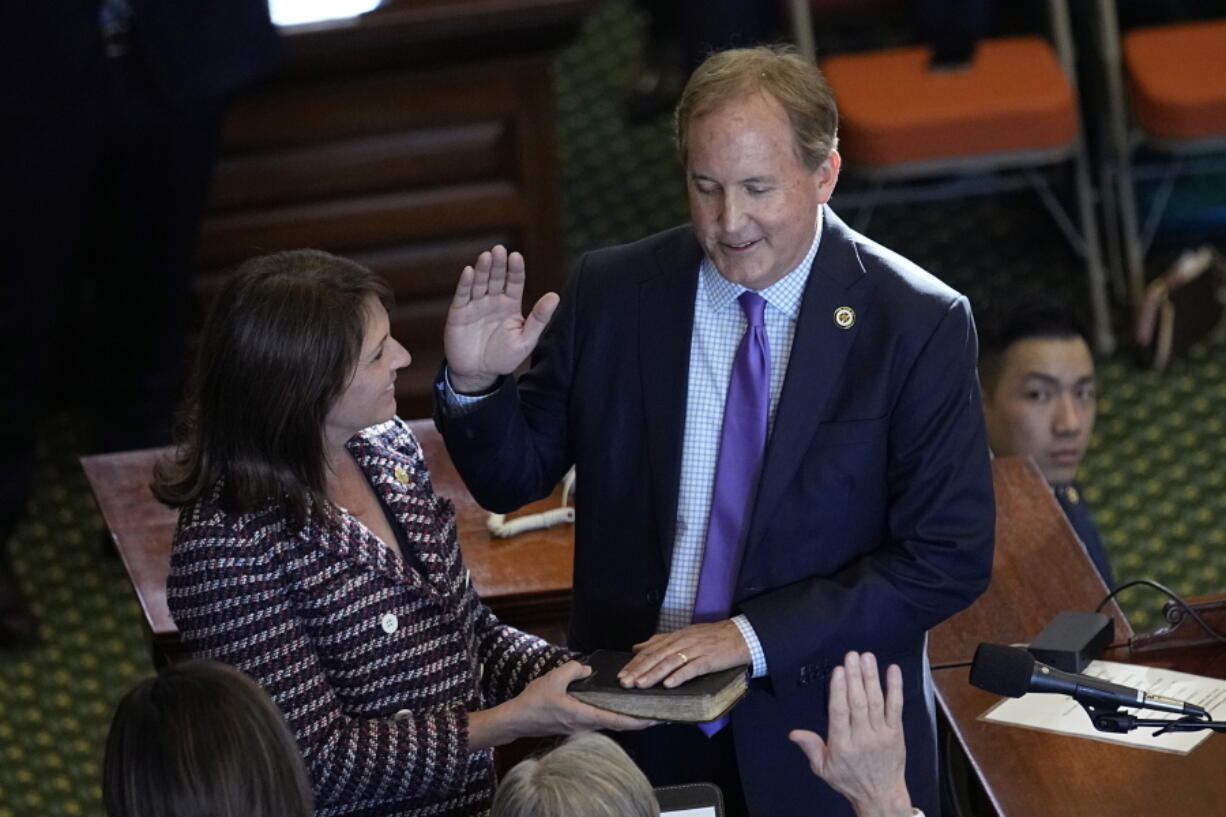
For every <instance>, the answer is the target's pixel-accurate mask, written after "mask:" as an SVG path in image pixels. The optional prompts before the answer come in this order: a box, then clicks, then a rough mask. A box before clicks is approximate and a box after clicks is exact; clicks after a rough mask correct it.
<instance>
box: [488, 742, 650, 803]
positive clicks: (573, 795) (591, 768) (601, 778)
mask: <svg viewBox="0 0 1226 817" xmlns="http://www.w3.org/2000/svg"><path fill="white" fill-rule="evenodd" d="M659 815H660V805H659V803H658V802H656V796H655V793H654V792H653V791H652V790H651V784H650V783H648V782H647V777H646V776H645V775H644V774H643V772H642V771H640V770H639V767H638V766H635V765H634V761H633V760H631V759H630V756H629V755H627V754H626V753H625V752H624V751H622V748H621V747H620V746H618V745H617V744H616V743H614V742H613V741H612V740H610V739H609V738H607V737H605V736H604V735H598V734H596V733H595V732H583V733H580V734H578V735H572V736H571V737H570V738H568V739H567V740H566V741H565V742H564V743H562V744H561V745H560V746H558V747H557V748H555V749H553V750H552V751H550V752H547V753H546V754H544V755H541V756H540V757H538V758H533V759H529V760H525V761H523V762H522V763H520V764H518V765H517V766H515V768H513V769H511V771H510V772H508V773H507V775H506V777H504V778H503V779H502V783H500V784H499V786H498V790H497V791H496V792H495V793H494V805H493V808H492V810H491V811H490V817H659Z"/></svg>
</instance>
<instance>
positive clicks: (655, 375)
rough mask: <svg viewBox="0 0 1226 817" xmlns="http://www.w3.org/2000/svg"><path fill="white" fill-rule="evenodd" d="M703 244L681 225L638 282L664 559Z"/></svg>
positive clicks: (670, 535) (668, 550)
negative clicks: (653, 270)
mask: <svg viewBox="0 0 1226 817" xmlns="http://www.w3.org/2000/svg"><path fill="white" fill-rule="evenodd" d="M701 258H702V250H701V249H700V248H699V246H698V242H697V241H695V240H694V237H693V233H692V232H691V231H689V230H684V231H679V232H678V233H676V234H675V237H674V238H673V240H671V241H669V242H668V243H667V244H665V245H664V246H663V247H661V248H660V249H659V250H658V251H657V253H656V257H655V259H654V261H655V263H657V264H658V266H659V269H658V270H657V271H656V273H655V274H653V275H651V276H650V277H648V278H646V279H645V280H644V281H643V282H642V283H641V284H640V287H639V315H640V317H641V320H640V321H639V338H638V342H639V350H638V351H639V371H640V372H641V376H642V390H643V412H644V417H646V418H647V419H646V426H647V450H648V457H649V461H650V465H651V487H652V497H653V499H654V503H653V504H654V505H655V512H656V516H657V518H656V527H657V529H658V530H659V531H660V548H661V554H662V556H663V557H664V564H665V565H667V564H669V562H670V560H671V558H672V549H673V539H674V538H675V535H676V524H677V493H678V488H679V485H680V480H681V444H682V438H683V437H684V434H685V404H686V397H687V391H688V387H687V384H688V383H689V367H690V342H691V335H692V333H693V325H694V295H695V292H696V287H697V285H698V265H699V262H700V260H701Z"/></svg>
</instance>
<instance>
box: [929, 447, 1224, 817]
mask: <svg viewBox="0 0 1226 817" xmlns="http://www.w3.org/2000/svg"><path fill="white" fill-rule="evenodd" d="M992 474H993V482H994V484H995V486H996V502H997V522H996V555H995V560H994V563H993V569H992V583H991V585H990V586H989V587H988V590H987V592H986V593H984V595H983V596H982V597H980V599H979V600H978V601H976V602H975V603H974V604H973V605H971V607H970V608H968V609H967V610H965V611H963V612H962V613H959V614H958V615H956V616H954V617H953V618H951V619H949V620H948V621H946V622H944V623H943V624H941V625H940V626H938V627H937V628H935V629H934V630H933V631H932V633H931V635H930V641H929V654H930V656H931V659H932V663H933V664H934V665H936V664H939V663H942V662H956V661H969V660H970V659H971V657H972V655H973V653H974V648H975V646H977V645H978V644H979V642H981V641H991V642H996V643H1004V644H1010V643H1024V642H1027V641H1029V640H1030V639H1031V638H1033V637H1034V636H1035V635H1037V634H1038V633H1039V631H1040V630H1041V629H1042V628H1043V627H1044V626H1045V625H1046V624H1047V622H1048V621H1050V620H1051V618H1052V617H1054V616H1055V614H1056V613H1058V612H1059V611H1060V610H1093V609H1094V608H1095V606H1097V604H1098V603H1099V601H1100V600H1101V599H1102V598H1103V597H1104V596H1105V595H1106V593H1107V589H1106V587H1105V586H1104V585H1103V583H1102V580H1101V578H1099V575H1098V572H1097V571H1096V570H1095V569H1094V566H1093V563H1092V562H1091V561H1090V559H1089V556H1088V554H1086V552H1085V550H1084V548H1081V547H1080V543H1079V542H1078V540H1077V539H1076V537H1075V535H1074V534H1073V532H1072V528H1071V527H1070V526H1069V524H1068V521H1067V520H1066V519H1065V517H1064V514H1063V513H1062V512H1061V511H1060V506H1059V505H1058V504H1057V503H1056V500H1055V498H1054V497H1053V496H1052V492H1051V490H1050V488H1049V487H1048V486H1047V483H1046V481H1044V480H1043V477H1042V475H1041V474H1040V473H1039V471H1038V469H1037V468H1036V467H1035V466H1034V464H1033V463H1032V462H1030V461H1029V460H1022V459H1016V458H1007V459H997V460H994V461H993V463H992ZM1108 612H1110V613H1111V614H1112V615H1114V616H1115V618H1116V631H1115V641H1117V642H1124V641H1126V640H1127V639H1128V637H1130V636H1131V635H1132V629H1131V628H1130V627H1129V626H1128V623H1127V621H1126V620H1125V619H1124V617H1123V615H1122V613H1120V611H1119V609H1118V608H1117V607H1115V606H1114V603H1113V604H1112V605H1111V606H1110V608H1109V609H1108ZM1105 657H1107V658H1109V659H1111V660H1117V661H1124V662H1128V663H1139V664H1151V665H1154V666H1166V667H1171V668H1174V669H1181V670H1184V671H1187V672H1194V673H1198V674H1201V675H1211V676H1214V677H1219V678H1226V649H1223V648H1219V647H1203V648H1196V649H1187V650H1180V651H1178V652H1155V653H1146V654H1144V655H1140V656H1137V655H1131V654H1129V652H1128V650H1127V648H1123V649H1119V650H1116V651H1114V652H1112V653H1110V654H1108V655H1107V656H1105ZM969 675H970V672H969V670H968V669H967V668H956V669H938V670H934V672H933V678H934V680H935V683H936V693H937V700H938V702H939V703H940V706H941V708H942V709H943V710H944V711H945V713H946V715H947V716H948V718H949V721H950V723H951V725H952V728H953V730H954V733H955V734H956V735H957V737H958V738H959V740H960V741H961V743H962V745H963V747H964V748H965V750H966V753H967V755H968V756H969V757H970V760H971V763H972V765H973V766H974V767H975V768H976V771H977V772H978V774H979V777H980V780H981V781H982V782H983V783H984V788H985V789H986V790H987V792H988V795H989V797H990V798H991V799H992V802H993V804H994V805H995V806H996V810H997V811H998V812H999V813H1000V814H1001V815H1004V817H1098V816H1099V815H1102V817H1107V816H1108V815H1110V817H1165V815H1179V817H1201V815H1204V816H1205V817H1208V816H1209V815H1213V817H1220V815H1221V814H1223V813H1224V812H1226V806H1224V805H1223V804H1224V803H1226V792H1223V791H1221V790H1220V789H1219V787H1220V780H1221V778H1222V773H1223V770H1226V735H1216V734H1213V735H1210V736H1209V737H1208V738H1207V739H1206V740H1205V741H1204V742H1203V743H1201V745H1200V746H1199V747H1197V748H1196V749H1195V750H1194V751H1193V752H1192V753H1191V754H1189V755H1174V754H1168V753H1164V752H1155V751H1150V750H1147V749H1138V748H1133V747H1129V746H1122V745H1119V744H1111V743H1104V742H1101V741H1096V740H1087V739H1084V738H1075V737H1069V736H1064V735H1057V734H1053V733H1047V732H1039V731H1035V730H1031V729H1023V728H1021V727H1015V726H1007V725H1004V724H995V723H986V722H984V721H980V720H978V718H979V716H980V715H981V714H983V713H984V712H986V711H987V710H988V709H989V708H991V707H992V706H993V705H994V704H995V703H996V702H997V701H998V700H999V697H998V696H996V695H992V694H991V693H988V692H984V691H982V690H979V689H976V688H975V687H972V686H971V685H970V683H969V681H968V678H969Z"/></svg>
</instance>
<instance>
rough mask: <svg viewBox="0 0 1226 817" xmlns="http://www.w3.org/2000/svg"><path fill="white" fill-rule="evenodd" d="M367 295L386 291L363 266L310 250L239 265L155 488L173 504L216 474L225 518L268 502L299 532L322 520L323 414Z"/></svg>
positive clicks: (351, 357) (358, 342)
mask: <svg viewBox="0 0 1226 817" xmlns="http://www.w3.org/2000/svg"><path fill="white" fill-rule="evenodd" d="M371 295H374V296H376V297H378V298H379V299H380V300H382V301H383V302H384V303H385V304H386V303H388V302H389V301H390V298H391V292H390V290H389V289H388V287H387V284H386V283H384V282H383V280H382V279H381V278H379V277H378V276H377V275H375V274H374V273H373V272H371V271H370V270H368V269H366V268H365V267H363V266H362V265H360V264H357V263H355V262H353V261H348V260H346V259H344V258H337V257H336V256H334V255H329V254H328V253H325V252H320V251H319V250H292V251H289V252H279V253H275V254H273V255H265V256H261V257H259V258H252V259H250V260H249V261H246V262H244V263H243V264H242V265H241V266H240V267H239V268H238V270H237V271H236V272H235V273H234V275H233V276H232V277H231V278H230V279H229V280H227V281H226V282H225V284H224V285H223V286H222V288H221V292H220V294H219V295H218V297H217V301H216V302H215V303H214V305H213V308H212V310H211V311H210V312H209V317H208V319H207V320H206V321H205V325H204V333H203V335H202V337H201V339H200V348H199V350H198V352H197V357H196V365H195V368H194V370H193V372H192V377H191V380H190V381H189V385H188V396H187V400H186V403H185V405H184V408H183V411H182V412H181V414H180V417H179V422H178V426H177V430H176V440H177V443H178V448H177V450H176V452H175V455H174V456H173V457H172V458H170V459H167V460H164V461H163V462H161V463H159V464H158V466H157V468H156V469H155V471H154V483H153V493H154V495H155V496H156V497H157V498H158V499H160V500H161V501H162V502H165V503H166V504H168V505H171V506H173V507H178V506H182V505H186V504H188V503H190V502H193V501H195V500H197V499H199V498H200V497H201V496H202V495H204V494H205V493H206V492H208V491H211V490H212V489H213V487H214V486H215V485H217V484H218V482H219V481H220V482H221V485H222V490H221V497H220V500H221V505H222V508H223V509H224V510H226V511H227V512H229V513H243V512H246V511H250V510H253V509H255V508H257V507H260V506H262V505H265V504H267V503H268V502H270V501H277V502H283V503H284V504H285V507H286V509H287V510H288V512H289V514H290V517H291V518H292V519H293V520H294V522H295V524H296V525H297V526H298V527H301V526H302V525H304V524H305V523H306V521H307V519H308V518H309V517H312V516H315V517H318V518H327V517H328V516H329V515H330V514H329V511H328V508H329V507H330V506H329V505H328V503H327V502H326V501H325V499H324V477H325V463H324V442H323V429H324V421H325V420H326V418H327V415H328V411H329V409H330V408H331V407H332V404H333V403H334V402H335V401H336V399H337V398H338V397H339V396H340V394H341V392H342V391H344V389H345V386H346V385H347V384H348V383H349V380H350V378H351V377H352V375H353V371H354V367H355V365H356V364H357V360H358V356H359V355H360V354H361V349H362V335H363V331H364V329H365V306H364V305H365V303H366V300H367V298H369V297H370V296H371Z"/></svg>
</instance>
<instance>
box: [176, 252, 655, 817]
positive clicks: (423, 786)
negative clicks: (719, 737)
mask: <svg viewBox="0 0 1226 817" xmlns="http://www.w3.org/2000/svg"><path fill="white" fill-rule="evenodd" d="M388 301H389V291H388V289H387V286H386V285H385V284H384V283H383V282H382V281H381V280H380V279H379V278H378V277H377V276H375V275H374V273H372V272H370V271H369V270H367V269H365V268H364V267H362V266H360V265H358V264H355V263H353V262H351V261H347V260H344V259H341V258H337V257H335V256H332V255H328V254H327V253H322V252H318V251H313V250H298V251H293V252H283V253H277V254H275V255H269V256H265V257H262V258H255V259H252V260H250V261H248V262H246V263H245V264H243V265H242V266H241V267H240V268H239V270H238V271H237V273H236V274H235V275H234V276H233V277H232V278H231V279H229V280H228V281H227V282H226V283H225V285H224V286H223V287H222V289H221V291H220V293H219V295H218V297H217V301H216V303H215V305H214V307H213V310H212V312H211V314H210V316H209V318H208V320H207V322H206V324H205V328H204V333H203V337H202V338H201V341H200V344H201V345H200V350H199V358H198V363H197V366H196V370H195V372H194V375H193V381H192V384H191V387H190V394H189V398H188V402H187V406H186V408H185V411H184V415H183V418H182V422H181V428H180V434H179V436H180V443H179V449H178V452H177V455H176V457H175V458H174V460H173V461H170V462H165V463H163V464H162V465H161V467H160V468H159V470H158V473H157V475H156V482H155V485H154V491H155V494H156V495H157V496H158V498H159V499H161V500H162V501H164V502H166V503H168V504H170V505H172V506H177V507H180V508H181V509H182V510H181V512H180V515H179V526H178V530H177V532H176V534H175V541H174V548H173V552H172V557H171V571H170V578H169V580H168V583H167V600H168V601H169V604H170V610H171V613H172V614H173V616H174V619H175V623H176V624H177V625H178V628H179V632H180V634H181V635H182V638H183V640H184V643H185V644H186V645H187V647H188V648H189V649H190V650H191V651H192V653H193V654H195V655H198V656H209V657H213V658H217V659H220V660H222V661H224V662H226V663H228V664H231V665H233V666H236V667H238V668H239V669H242V670H243V671H245V672H247V673H248V674H249V675H251V676H252V677H253V678H254V679H255V680H256V681H258V682H259V684H260V685H261V686H262V687H263V688H264V689H265V690H267V691H268V692H269V694H270V695H271V696H272V698H273V700H274V701H275V702H276V703H277V705H278V706H279V707H280V708H281V710H282V712H284V714H285V717H286V720H287V721H288V723H289V725H290V728H291V729H292V730H293V731H294V734H295V735H296V737H297V740H298V744H299V746H300V747H301V750H302V754H303V756H304V758H305V760H306V767H307V770H308V773H309V775H310V777H311V781H312V783H313V786H314V790H315V805H316V809H317V811H318V813H319V814H320V815H346V814H355V815H357V814H360V815H363V817H375V815H414V814H423V815H424V814H430V815H482V814H485V813H486V812H487V811H488V809H489V805H490V799H491V796H492V794H493V789H494V772H493V752H492V749H491V747H493V746H497V745H499V744H502V743H506V742H508V741H510V740H513V739H514V738H517V737H520V736H524V735H543V734H566V733H570V732H574V731H577V730H580V729H606V728H607V729H630V728H641V727H642V726H646V725H647V723H646V722H644V721H638V720H634V719H631V718H627V717H624V716H620V715H614V714H612V713H608V712H604V711H602V710H598V709H595V708H593V707H589V706H586V705H584V704H581V703H579V702H578V701H577V700H575V699H573V698H571V697H569V696H568V695H566V694H565V690H566V686H567V684H568V683H570V682H571V681H573V680H575V679H576V678H581V677H584V676H585V675H587V674H588V672H589V669H588V668H587V667H584V666H582V665H580V664H578V663H577V662H572V661H569V660H568V659H569V658H570V655H569V653H568V652H567V651H566V650H564V649H562V648H559V647H555V646H552V645H550V644H548V643H546V642H544V641H542V640H541V639H539V638H536V637H534V636H530V635H527V634H525V633H522V632H520V631H518V630H515V629H514V628H511V627H508V626H506V625H504V624H501V623H500V622H499V621H498V620H497V618H496V617H495V616H494V615H493V614H492V613H491V612H490V611H489V610H488V609H487V608H486V607H485V606H484V605H483V604H482V603H481V602H480V600H479V599H478V598H477V594H476V592H475V591H474V589H473V587H472V583H471V581H470V580H469V574H468V571H467V570H465V568H464V564H463V561H462V560H461V558H460V550H459V547H458V546H457V543H456V517H455V509H454V508H453V506H452V504H451V502H449V501H448V500H447V499H445V498H443V497H440V496H438V495H437V494H435V492H434V489H433V487H432V485H431V482H430V474H429V472H428V471H427V469H426V464H425V461H424V460H423V458H422V451H421V447H420V446H419V445H418V443H417V440H416V439H415V438H414V437H413V435H412V433H411V432H410V431H409V429H408V427H407V425H406V424H405V423H404V422H403V421H402V420H400V419H399V418H397V417H396V416H395V413H396V399H395V383H396V372H397V370H398V369H401V368H403V367H405V366H407V365H408V364H409V360H410V358H409V353H408V352H407V351H405V349H404V347H403V346H401V345H400V344H399V343H397V342H396V340H395V339H394V338H392V337H391V336H390V334H389V331H388V330H389V323H388V316H387V309H386V306H385V304H386V303H387V302H388Z"/></svg>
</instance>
